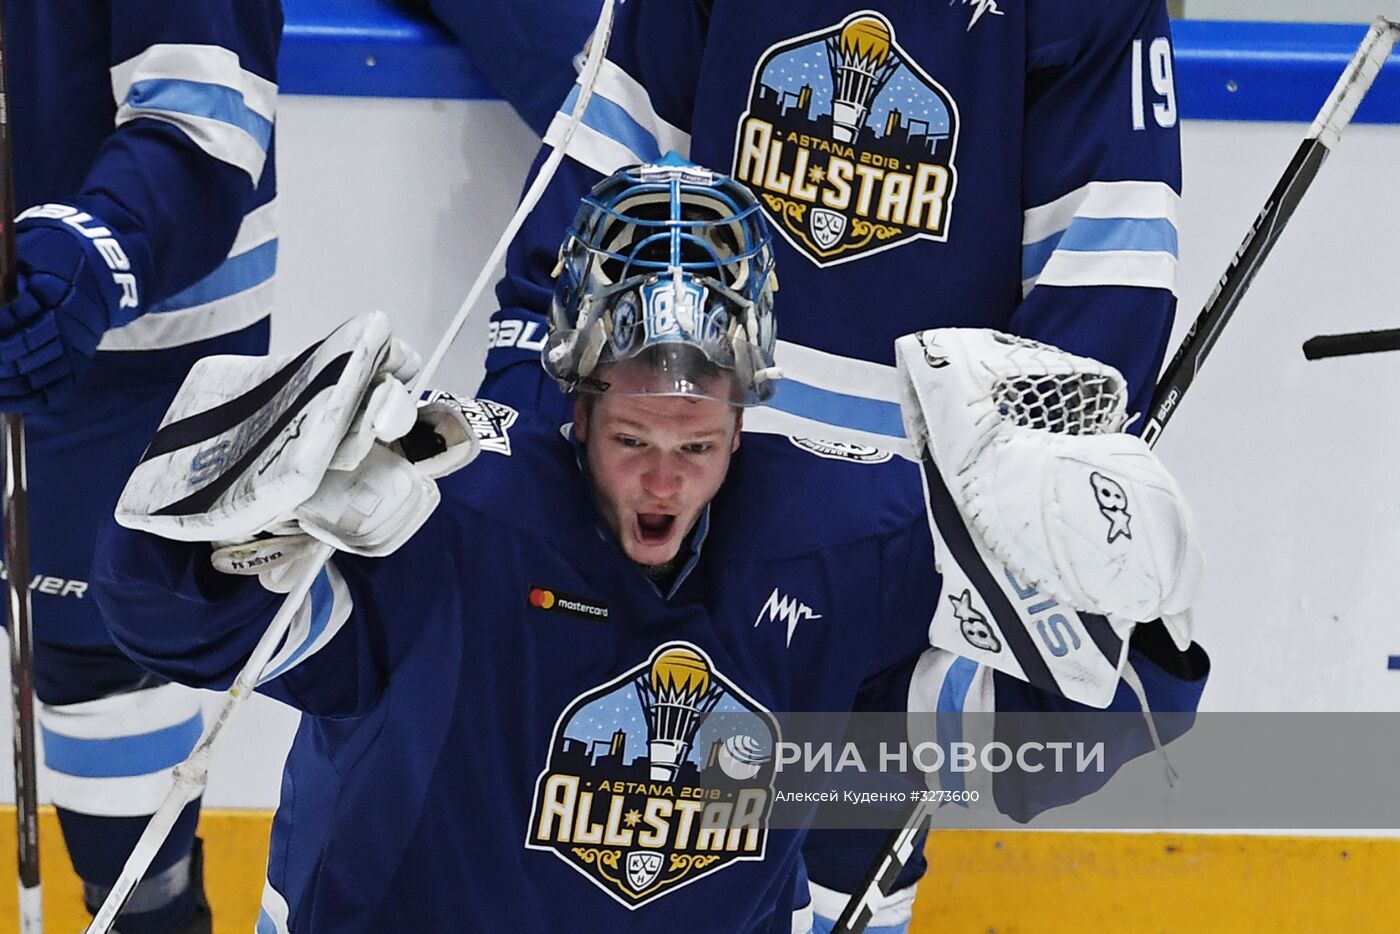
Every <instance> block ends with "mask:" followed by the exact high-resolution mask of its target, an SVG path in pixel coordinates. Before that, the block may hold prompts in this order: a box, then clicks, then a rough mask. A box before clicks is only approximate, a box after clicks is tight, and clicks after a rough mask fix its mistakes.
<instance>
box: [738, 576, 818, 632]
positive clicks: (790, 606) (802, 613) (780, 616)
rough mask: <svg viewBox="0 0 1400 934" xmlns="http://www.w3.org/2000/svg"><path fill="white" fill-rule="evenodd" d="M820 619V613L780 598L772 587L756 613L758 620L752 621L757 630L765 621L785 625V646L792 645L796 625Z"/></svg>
mask: <svg viewBox="0 0 1400 934" xmlns="http://www.w3.org/2000/svg"><path fill="white" fill-rule="evenodd" d="M821 618H822V617H821V614H820V613H814V612H812V608H811V607H809V606H808V605H807V604H805V603H803V602H802V601H801V600H794V599H792V598H791V597H785V596H782V595H781V594H779V593H778V588H777V587H774V588H773V592H772V593H770V594H769V595H768V600H767V602H765V603H764V604H763V609H761V610H759V611H758V618H757V619H755V620H754V621H753V625H754V628H755V629H757V628H758V625H759V623H761V622H763V621H764V620H765V619H766V620H768V621H769V622H777V621H779V620H782V621H783V622H785V623H787V644H788V645H792V634H793V633H794V632H796V631H797V624H798V623H800V622H802V621H803V620H808V619H821Z"/></svg>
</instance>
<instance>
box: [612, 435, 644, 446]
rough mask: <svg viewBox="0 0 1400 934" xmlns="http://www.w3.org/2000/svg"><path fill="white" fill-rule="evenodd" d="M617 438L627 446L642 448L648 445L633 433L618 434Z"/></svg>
mask: <svg viewBox="0 0 1400 934" xmlns="http://www.w3.org/2000/svg"><path fill="white" fill-rule="evenodd" d="M615 440H616V441H617V443H618V444H620V445H622V446H623V447H625V448H640V447H645V446H646V444H645V442H643V441H642V440H641V439H640V438H634V437H632V436H631V435H618V436H617V437H616V439H615Z"/></svg>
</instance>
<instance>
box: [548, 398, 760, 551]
mask: <svg viewBox="0 0 1400 934" xmlns="http://www.w3.org/2000/svg"><path fill="white" fill-rule="evenodd" d="M739 423H740V418H739V410H738V409H736V408H734V407H733V406H730V405H726V404H724V403H722V402H716V401H715V400H713V399H704V398H687V397H678V396H656V395H650V396H648V395H621V394H614V393H611V392H608V393H603V394H602V395H600V396H597V397H595V398H594V399H592V400H590V401H589V402H588V403H582V402H581V403H580V404H579V405H578V406H577V407H576V408H575V412H574V433H575V434H576V435H577V436H578V439H579V440H580V441H582V442H583V443H584V445H585V446H586V448H587V451H588V469H589V472H590V473H591V474H592V479H593V490H594V494H595V496H596V497H597V501H598V508H599V510H600V511H601V512H602V514H603V518H604V520H605V521H606V522H607V524H608V528H610V529H611V530H612V532H613V534H614V535H616V536H617V540H618V542H620V543H621V545H622V550H623V551H624V552H625V553H626V554H627V557H629V558H631V559H632V560H633V561H635V562H636V563H637V564H640V565H643V566H644V568H664V567H665V566H666V565H667V564H668V563H670V562H672V561H674V560H675V558H676V555H677V554H678V553H679V552H680V548H681V544H682V542H684V541H685V538H686V535H687V534H688V533H689V532H690V530H691V528H693V527H694V525H695V522H696V520H697V519H699V517H700V513H701V511H702V510H703V509H704V508H705V506H706V504H707V503H709V502H710V500H711V499H713V498H714V496H715V494H716V493H717V492H719V488H720V484H722V483H723V482H724V477H725V475H726V474H727V473H728V472H729V460H730V457H731V456H732V455H733V453H734V451H736V450H737V449H738V447H739Z"/></svg>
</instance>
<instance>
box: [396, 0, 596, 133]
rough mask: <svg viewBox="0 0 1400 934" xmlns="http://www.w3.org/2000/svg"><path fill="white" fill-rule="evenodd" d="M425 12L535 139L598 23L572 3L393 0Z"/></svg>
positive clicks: (586, 8) (592, 8)
mask: <svg viewBox="0 0 1400 934" xmlns="http://www.w3.org/2000/svg"><path fill="white" fill-rule="evenodd" d="M399 2H400V3H401V4H402V5H404V6H406V7H409V8H410V9H415V10H418V11H421V12H425V13H426V12H431V13H432V14H434V15H435V16H436V17H437V18H438V19H439V20H441V21H442V24H443V25H444V26H446V27H447V29H448V31H450V32H451V33H452V35H453V37H454V38H455V39H456V40H457V41H458V43H460V44H461V46H462V48H463V49H464V50H465V51H466V53H467V56H468V57H469V58H470V59H471V62H472V64H473V65H475V66H476V67H477V68H478V69H480V71H481V73H482V74H483V75H485V76H486V78H487V80H488V81H490V82H491V84H492V85H494V86H495V88H496V90H497V91H499V92H500V94H501V96H502V97H503V98H505V99H506V101H507V102H509V103H510V105H511V106H512V107H513V108H515V111H516V113H518V114H519V115H520V117H521V118H522V119H523V120H524V121H525V122H526V123H528V124H529V125H530V129H532V130H534V131H535V132H536V133H538V134H540V135H541V136H543V135H544V132H545V130H547V129H548V128H549V124H550V121H552V120H553V119H554V112H555V110H557V109H558V107H559V102H560V101H561V100H563V99H564V96H565V95H566V94H567V93H568V91H569V85H571V84H572V83H573V80H574V75H575V74H576V71H575V69H574V68H573V67H572V63H573V62H574V61H575V59H576V57H577V56H578V55H579V54H580V52H581V50H582V49H583V45H584V43H585V42H587V41H588V34H589V32H590V31H591V30H592V29H593V24H594V23H595V22H597V20H598V9H599V5H598V4H595V3H591V2H589V3H580V2H578V0H568V2H561V0H399Z"/></svg>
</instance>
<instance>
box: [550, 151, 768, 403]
mask: <svg viewBox="0 0 1400 934" xmlns="http://www.w3.org/2000/svg"><path fill="white" fill-rule="evenodd" d="M776 289H777V278H776V276H775V274H774V271H773V250H772V233H771V231H770V230H769V228H768V222H767V220H766V219H765V218H764V216H763V213H762V211H760V209H759V206H758V202H757V201H756V200H754V197H753V195H752V194H751V193H750V192H749V190H748V189H747V188H745V187H744V186H743V185H741V184H739V183H738V182H736V181H734V180H733V179H732V178H730V177H728V176H726V175H720V174H718V173H715V172H711V171H710V170H708V169H705V168H702V167H700V166H697V165H694V164H693V163H690V162H687V161H686V160H684V159H681V158H680V157H678V156H676V155H674V154H672V155H669V156H667V157H666V158H664V159H662V160H661V161H660V162H658V163H655V164H651V165H638V166H631V167H628V168H625V169H621V170H619V171H617V172H615V173H614V174H612V175H611V176H609V177H608V178H606V179H604V180H603V181H601V182H599V183H598V184H597V185H596V186H594V188H593V190H592V191H590V192H589V193H588V194H587V195H586V196H585V197H584V199H583V204H582V206H581V207H580V208H579V212H578V215H577V217H575V219H574V222H573V225H572V226H571V227H570V228H569V232H568V236H567V238H566V239H565V241H564V244H563V246H562V247H561V248H560V252H559V264H558V266H557V267H556V269H555V287H554V299H553V302H552V305H551V308H550V317H549V326H550V329H549V339H548V341H547V342H546V344H545V350H544V366H545V369H546V370H547V371H548V372H549V374H550V375H551V376H553V377H554V378H555V379H556V380H557V381H558V382H559V384H560V386H561V387H563V389H564V390H565V391H566V392H603V391H606V390H607V389H609V388H610V386H611V384H610V382H609V380H608V379H607V367H608V366H609V365H611V364H619V363H623V362H625V361H630V360H637V361H638V362H639V364H645V367H644V369H645V372H646V374H647V378H646V379H645V380H644V381H643V383H644V385H645V388H644V389H642V390H641V391H643V392H646V393H655V394H661V395H679V396H699V397H708V398H717V399H720V400H721V401H724V402H728V403H731V404H734V405H757V404H760V403H763V402H765V401H767V400H768V399H769V398H771V397H772V395H773V390H774V388H775V382H776V380H777V379H778V377H779V372H778V370H777V368H776V367H775V366H774V365H773V343H774V339H775V338H774V321H773V292H774V291H775V290H776ZM634 377H635V373H634ZM628 384H629V386H630V387H632V389H630V390H629V391H634V392H635V391H637V389H636V386H637V385H638V383H637V380H636V379H635V378H633V379H630V380H629V381H628Z"/></svg>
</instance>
